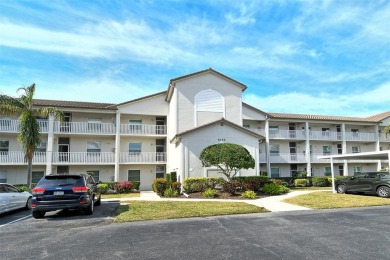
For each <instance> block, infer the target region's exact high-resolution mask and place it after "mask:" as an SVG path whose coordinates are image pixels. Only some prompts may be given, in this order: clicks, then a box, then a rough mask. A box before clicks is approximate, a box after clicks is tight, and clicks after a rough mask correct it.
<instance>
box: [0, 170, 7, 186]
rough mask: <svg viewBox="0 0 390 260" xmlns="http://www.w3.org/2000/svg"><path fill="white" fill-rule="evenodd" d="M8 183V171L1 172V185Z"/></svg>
mask: <svg viewBox="0 0 390 260" xmlns="http://www.w3.org/2000/svg"><path fill="white" fill-rule="evenodd" d="M6 182H7V171H6V170H0V183H6Z"/></svg>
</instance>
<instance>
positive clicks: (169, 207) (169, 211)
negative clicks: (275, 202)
mask: <svg viewBox="0 0 390 260" xmlns="http://www.w3.org/2000/svg"><path fill="white" fill-rule="evenodd" d="M262 212H268V211H267V210H266V209H264V208H259V207H256V206H253V205H249V204H246V203H243V202H214V201H212V202H211V201H200V202H187V201H183V202H182V201H131V202H130V201H129V202H128V204H125V205H120V206H119V208H118V210H117V217H116V219H115V222H131V221H141V220H158V219H174V218H190V217H207V216H218V215H232V214H248V213H262Z"/></svg>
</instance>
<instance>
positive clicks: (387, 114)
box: [367, 111, 390, 122]
mask: <svg viewBox="0 0 390 260" xmlns="http://www.w3.org/2000/svg"><path fill="white" fill-rule="evenodd" d="M389 117H390V111H387V112H383V113H380V114H377V115H373V116H370V117H367V119H370V120H374V121H377V122H380V121H382V120H385V119H386V118H389Z"/></svg>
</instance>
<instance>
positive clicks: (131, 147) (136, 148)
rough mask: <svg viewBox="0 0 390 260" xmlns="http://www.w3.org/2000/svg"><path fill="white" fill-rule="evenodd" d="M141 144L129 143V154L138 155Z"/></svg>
mask: <svg viewBox="0 0 390 260" xmlns="http://www.w3.org/2000/svg"><path fill="white" fill-rule="evenodd" d="M141 146H142V143H129V153H140V152H141Z"/></svg>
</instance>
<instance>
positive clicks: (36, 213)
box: [32, 211, 46, 218]
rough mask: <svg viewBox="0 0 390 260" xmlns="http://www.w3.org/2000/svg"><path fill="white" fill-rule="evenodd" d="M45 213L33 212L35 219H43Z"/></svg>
mask: <svg viewBox="0 0 390 260" xmlns="http://www.w3.org/2000/svg"><path fill="white" fill-rule="evenodd" d="M45 213H46V212H44V211H33V212H32V216H33V218H43V217H44V216H45Z"/></svg>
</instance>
